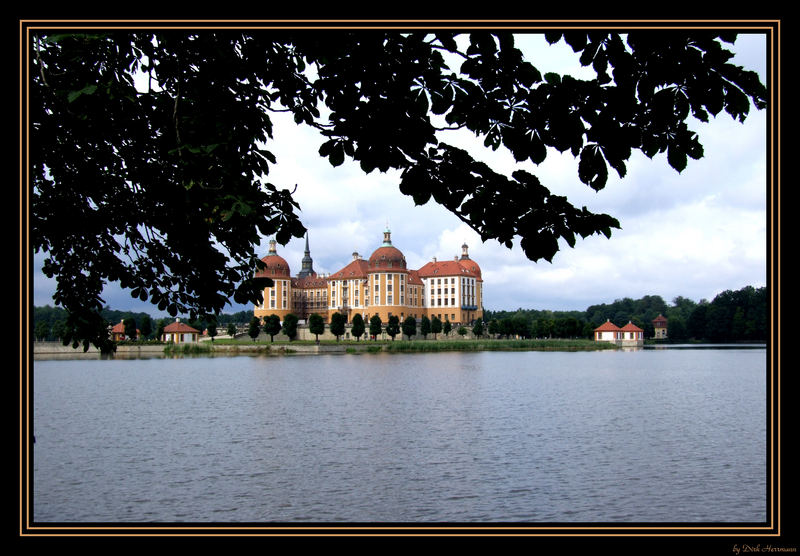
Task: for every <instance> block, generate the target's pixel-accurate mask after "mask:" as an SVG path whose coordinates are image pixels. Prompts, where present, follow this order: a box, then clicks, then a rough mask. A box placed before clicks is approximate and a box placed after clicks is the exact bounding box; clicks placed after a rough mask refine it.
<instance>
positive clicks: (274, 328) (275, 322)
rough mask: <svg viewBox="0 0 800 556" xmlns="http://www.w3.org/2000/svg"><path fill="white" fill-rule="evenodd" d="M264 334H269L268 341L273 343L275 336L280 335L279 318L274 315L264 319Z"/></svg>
mask: <svg viewBox="0 0 800 556" xmlns="http://www.w3.org/2000/svg"><path fill="white" fill-rule="evenodd" d="M264 332H265V333H266V334H269V341H270V342H274V341H275V336H276V335H278V334H280V333H281V318H280V317H279V316H278V315H276V314H274V313H273V314H271V315H268V316H266V317H265V318H264Z"/></svg>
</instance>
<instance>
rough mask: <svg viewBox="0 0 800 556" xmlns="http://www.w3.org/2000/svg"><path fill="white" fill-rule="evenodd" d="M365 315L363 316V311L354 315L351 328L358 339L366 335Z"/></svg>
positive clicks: (351, 331)
mask: <svg viewBox="0 0 800 556" xmlns="http://www.w3.org/2000/svg"><path fill="white" fill-rule="evenodd" d="M364 330H365V327H364V317H362V316H361V313H356V314H355V315H353V326H352V328H351V329H350V333H351V334H352V335H353V336H354V337H355V339H356V341H359V340H361V336H363V335H364Z"/></svg>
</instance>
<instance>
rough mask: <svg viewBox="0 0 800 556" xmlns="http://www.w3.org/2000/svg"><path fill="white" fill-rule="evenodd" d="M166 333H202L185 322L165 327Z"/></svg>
mask: <svg viewBox="0 0 800 556" xmlns="http://www.w3.org/2000/svg"><path fill="white" fill-rule="evenodd" d="M164 332H197V333H198V334H199V333H200V331H199V330H197V329H196V328H192V327H191V326H189V325H188V324H186V323H183V322H173V323H171V324H168V325H167V326H165V327H164Z"/></svg>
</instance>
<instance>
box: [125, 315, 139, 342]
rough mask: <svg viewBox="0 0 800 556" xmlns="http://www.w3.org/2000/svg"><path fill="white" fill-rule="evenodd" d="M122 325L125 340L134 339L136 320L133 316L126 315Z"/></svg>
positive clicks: (135, 335)
mask: <svg viewBox="0 0 800 556" xmlns="http://www.w3.org/2000/svg"><path fill="white" fill-rule="evenodd" d="M122 326H123V327H124V329H125V339H126V340H135V339H136V337H137V334H136V320H135V319H133V318H130V317H128V318H127V319H123V321H122Z"/></svg>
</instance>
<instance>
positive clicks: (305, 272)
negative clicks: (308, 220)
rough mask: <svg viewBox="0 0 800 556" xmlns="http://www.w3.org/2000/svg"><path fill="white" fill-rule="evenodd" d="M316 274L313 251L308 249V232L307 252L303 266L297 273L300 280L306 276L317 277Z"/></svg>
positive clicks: (304, 255)
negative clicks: (312, 256)
mask: <svg viewBox="0 0 800 556" xmlns="http://www.w3.org/2000/svg"><path fill="white" fill-rule="evenodd" d="M316 275H317V273H316V272H314V260H313V259H312V258H311V250H310V249H309V248H308V232H306V250H305V252H304V254H303V264H302V268H301V269H300V272H298V273H297V277H298V278H305V277H306V276H316Z"/></svg>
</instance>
